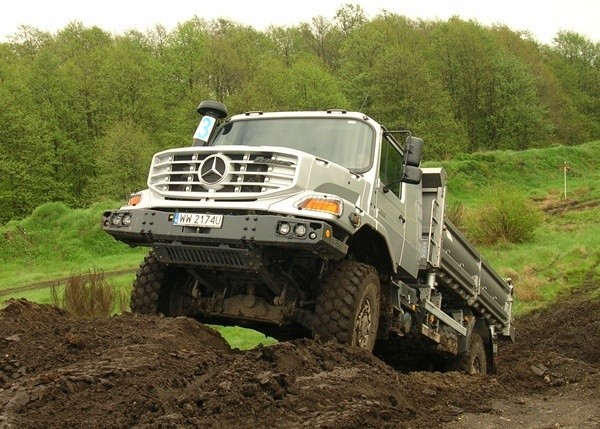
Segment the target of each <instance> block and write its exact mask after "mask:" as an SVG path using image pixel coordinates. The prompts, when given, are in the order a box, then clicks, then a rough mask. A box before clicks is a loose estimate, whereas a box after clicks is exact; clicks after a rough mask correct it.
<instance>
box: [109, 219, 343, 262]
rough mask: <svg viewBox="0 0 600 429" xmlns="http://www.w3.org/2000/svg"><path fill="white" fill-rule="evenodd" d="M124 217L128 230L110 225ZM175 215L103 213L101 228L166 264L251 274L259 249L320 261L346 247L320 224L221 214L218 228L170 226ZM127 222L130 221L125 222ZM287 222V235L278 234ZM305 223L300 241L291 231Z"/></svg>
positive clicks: (340, 254) (329, 230) (319, 221)
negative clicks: (144, 248)
mask: <svg viewBox="0 0 600 429" xmlns="http://www.w3.org/2000/svg"><path fill="white" fill-rule="evenodd" d="M125 215H127V217H128V223H127V225H126V226H125V225H122V224H119V222H117V225H115V222H113V218H114V217H121V218H123V217H124V216H125ZM173 215H174V213H173V212H168V211H158V210H150V209H131V210H115V211H107V212H104V214H103V215H102V229H103V230H104V231H105V232H106V233H108V234H110V235H112V236H113V237H114V238H115V239H117V240H119V241H122V242H124V243H127V244H129V245H131V246H152V247H153V248H154V249H155V251H156V253H157V256H158V257H159V258H160V259H161V260H162V261H163V262H166V263H180V264H186V265H203V266H211V265H214V266H220V267H223V268H226V267H227V265H231V268H234V267H238V268H239V267H248V268H249V269H252V267H253V266H255V265H254V264H255V263H256V261H255V259H256V258H257V257H258V255H257V254H256V253H257V252H255V250H256V249H260V248H275V249H278V248H279V249H284V250H285V249H290V250H291V249H296V250H299V251H302V252H306V253H309V254H313V255H315V256H318V257H320V258H324V259H340V258H342V257H343V256H344V255H345V254H346V253H347V250H348V247H347V246H346V245H345V244H344V243H343V242H341V241H340V240H338V239H336V238H334V236H333V228H332V226H331V225H330V224H328V223H327V222H324V221H322V220H311V219H304V218H294V217H289V216H277V215H270V214H261V215H223V221H222V227H221V228H198V227H188V226H177V225H173ZM129 220H130V221H129ZM282 222H285V223H288V224H289V225H290V226H291V228H290V233H289V234H286V235H283V234H280V233H278V231H279V225H280V224H281V223H282ZM297 224H303V225H304V226H305V228H306V232H305V234H304V235H303V236H301V237H298V236H296V235H294V233H293V231H294V226H295V225H297Z"/></svg>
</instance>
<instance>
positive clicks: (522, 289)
mask: <svg viewBox="0 0 600 429" xmlns="http://www.w3.org/2000/svg"><path fill="white" fill-rule="evenodd" d="M565 162H566V164H565ZM565 165H566V166H567V174H566V183H567V194H566V198H565V194H564V179H565V174H564V167H565ZM426 166H429V167H432V166H443V167H444V168H445V169H446V170H447V172H448V188H449V204H450V205H451V206H463V207H465V208H466V213H467V215H468V213H469V212H473V211H476V210H477V208H478V207H480V206H482V205H484V204H485V202H486V198H487V197H488V196H489V194H490V193H491V192H502V190H503V189H509V188H510V189H512V190H515V191H517V192H520V193H521V194H523V195H525V196H527V197H528V198H530V199H532V200H533V201H535V202H536V205H537V206H538V207H539V208H540V210H543V213H544V221H543V223H542V225H541V226H540V227H539V228H538V229H537V230H536V234H535V238H534V240H533V241H532V242H529V243H524V244H519V245H515V244H509V243H504V244H498V245H495V246H488V247H485V246H478V249H479V250H480V251H481V253H482V254H483V255H484V256H485V257H486V259H487V260H488V261H489V262H490V263H491V264H492V265H493V266H494V267H495V269H496V270H497V271H498V272H499V273H500V274H501V275H504V276H508V277H512V278H513V279H514V280H515V292H516V296H517V303H516V307H515V309H516V312H522V311H527V310H529V309H531V308H535V307H538V306H540V305H543V304H544V303H545V302H548V301H551V300H553V299H554V298H555V297H556V295H557V293H558V292H559V291H560V290H563V289H566V288H569V287H572V286H575V285H577V284H579V283H581V282H582V280H583V279H584V278H585V277H588V276H596V277H598V278H600V272H599V269H598V266H599V263H600V250H599V246H598V243H597V237H600V141H596V142H590V143H587V144H583V145H579V146H569V147H565V146H558V147H552V148H548V149H531V150H527V151H522V152H515V151H496V152H489V153H479V154H473V155H468V156H467V155H465V156H463V157H460V158H458V159H453V160H451V161H446V162H442V163H427V164H426ZM465 232H466V233H467V235H468V231H465Z"/></svg>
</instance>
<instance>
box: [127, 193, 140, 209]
mask: <svg viewBox="0 0 600 429" xmlns="http://www.w3.org/2000/svg"><path fill="white" fill-rule="evenodd" d="M141 201H142V194H131V195H130V196H129V199H128V200H127V205H128V206H137V205H138V204H139V203H140V202H141Z"/></svg>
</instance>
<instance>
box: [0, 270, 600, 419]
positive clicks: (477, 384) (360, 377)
mask: <svg viewBox="0 0 600 429" xmlns="http://www.w3.org/2000/svg"><path fill="white" fill-rule="evenodd" d="M598 288H600V285H599V284H598V281H597V280H590V281H588V282H587V283H586V284H585V286H584V287H583V288H581V289H579V290H578V291H576V292H575V293H573V294H571V295H569V296H565V297H562V298H561V300H560V303H559V304H557V305H553V306H552V307H551V308H548V309H546V310H544V311H538V312H534V313H532V314H529V315H527V316H525V317H522V318H520V319H518V320H517V321H516V327H517V335H518V339H517V342H516V343H514V344H507V343H501V345H500V351H499V356H498V371H497V373H496V374H493V375H488V376H469V375H464V374H459V373H429V372H412V373H408V374H404V373H399V372H397V371H395V370H393V369H392V368H390V367H388V366H387V365H385V364H384V363H383V362H381V361H380V360H378V359H377V358H375V357H374V356H372V355H370V354H368V353H365V352H362V351H360V350H356V349H352V348H349V347H345V346H341V345H338V344H334V343H327V344H320V343H316V342H314V341H310V340H300V341H294V342H287V343H279V344H277V345H274V346H270V347H259V348H257V349H254V350H250V351H238V350H231V349H230V348H229V346H228V345H227V343H226V342H225V341H224V340H223V339H222V338H221V337H220V335H219V334H218V333H216V332H215V331H213V330H211V329H210V328H208V327H206V326H204V325H201V324H199V323H197V322H196V321H194V320H192V319H187V318H176V319H168V318H162V317H149V316H139V315H132V314H123V315H120V316H115V317H111V318H102V319H96V320H80V319H75V318H73V317H71V316H70V315H69V314H67V313H65V312H64V311H62V310H59V309H57V308H54V307H51V306H45V305H37V304H34V303H31V302H28V301H25V300H13V301H9V302H8V303H7V305H6V306H5V307H4V308H3V309H2V310H0V428H2V429H8V428H18V429H27V428H88V429H93V428H238V429H239V428H288V429H290V428H291V429H294V428H304V427H306V428H330V429H341V428H427V429H429V428H446V429H454V428H456V429H458V428H463V429H464V428H467V429H469V428H479V429H492V428H598V427H600V395H599V393H600V387H599V385H600V369H599V368H600V366H599V364H600V300H598V299H596V300H590V299H589V295H590V293H593V292H594V291H597V290H598ZM596 295H597V292H596Z"/></svg>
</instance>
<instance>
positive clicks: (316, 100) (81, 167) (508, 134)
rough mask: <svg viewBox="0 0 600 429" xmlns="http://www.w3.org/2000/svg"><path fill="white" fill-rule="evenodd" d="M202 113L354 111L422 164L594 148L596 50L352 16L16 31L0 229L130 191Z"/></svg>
mask: <svg viewBox="0 0 600 429" xmlns="http://www.w3.org/2000/svg"><path fill="white" fill-rule="evenodd" d="M206 99H213V100H217V101H220V102H223V103H225V104H226V105H227V107H228V109H229V112H230V114H233V113H241V112H244V111H250V110H262V111H269V110H290V109H292V110H298V109H300V110H323V109H328V108H340V109H346V110H358V111H361V112H363V113H365V114H367V115H369V116H371V117H373V118H374V119H376V120H378V121H380V122H381V123H382V124H384V125H385V126H386V127H387V128H388V129H409V130H411V131H412V132H413V134H415V135H418V136H420V137H422V138H423V139H424V140H425V143H426V149H425V157H426V159H428V160H448V159H452V158H453V157H455V156H456V155H458V154H461V153H474V152H485V151H491V150H524V149H528V148H542V147H549V146H554V145H576V144H581V143H584V142H589V141H593V140H597V139H600V43H598V42H596V41H592V40H589V39H588V38H586V37H585V36H582V35H580V34H578V33H574V32H559V33H557V34H556V36H555V37H554V40H553V42H552V43H551V44H550V45H544V44H541V43H539V42H538V41H536V40H535V39H534V38H533V37H532V36H531V34H529V33H527V32H520V31H514V30H512V29H510V28H508V27H506V26H504V25H496V26H491V27H489V26H483V25H481V24H479V23H478V22H476V21H471V20H469V21H465V20H462V19H460V18H458V17H453V18H450V19H448V20H445V21H441V20H439V21H427V20H412V19H408V18H406V17H404V16H402V15H399V14H395V13H390V12H385V11H384V12H382V13H380V14H379V15H377V16H375V17H373V18H367V17H366V15H365V13H364V11H363V10H362V8H361V7H360V6H358V5H352V4H347V5H344V6H342V7H341V8H339V9H338V11H337V13H336V14H335V16H334V17H331V18H327V17H322V16H316V17H314V18H313V19H312V20H311V21H310V22H301V23H298V24H297V25H295V26H290V27H277V26H271V27H268V28H267V29H266V30H264V31H258V30H257V29H255V28H253V27H250V26H246V25H243V24H240V23H236V22H232V21H229V20H225V19H217V20H211V21H207V20H205V19H203V18H201V17H197V16H194V17H191V18H190V19H189V20H188V21H185V22H182V23H180V24H179V25H178V26H177V27H176V28H174V29H173V30H172V31H167V30H166V29H165V28H164V27H162V26H156V27H154V28H153V29H151V30H148V31H147V32H140V31H138V30H130V31H127V32H125V33H124V34H119V35H114V34H111V33H109V32H107V31H104V30H103V29H101V28H98V27H91V28H90V27H85V26H83V25H82V24H81V23H79V22H71V23H70V24H68V25H67V26H65V27H64V28H63V29H61V30H59V31H57V32H56V33H55V34H51V33H48V32H44V31H40V30H38V29H36V28H33V27H30V26H22V27H21V28H20V30H19V31H18V32H17V33H15V34H13V35H12V36H11V37H10V38H9V39H8V41H7V42H4V43H0V224H4V223H6V222H8V221H10V220H13V219H20V218H23V217H24V216H27V215H28V214H30V213H31V212H32V210H33V209H34V208H35V207H37V206H39V205H41V204H43V203H46V202H50V201H59V202H63V203H65V204H68V205H69V206H71V207H87V206H89V205H90V204H92V203H96V202H100V201H104V200H123V199H124V198H125V197H126V196H127V195H128V194H129V193H130V192H132V191H135V190H138V189H141V188H144V187H146V186H145V183H146V177H147V170H148V166H149V164H150V161H151V157H152V155H153V154H154V153H155V152H158V151H160V150H164V149H167V148H172V147H178V146H188V145H191V142H192V135H193V133H194V130H195V128H196V126H197V124H198V121H199V115H198V113H197V112H196V108H197V106H198V104H199V103H200V101H202V100H206Z"/></svg>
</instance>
